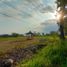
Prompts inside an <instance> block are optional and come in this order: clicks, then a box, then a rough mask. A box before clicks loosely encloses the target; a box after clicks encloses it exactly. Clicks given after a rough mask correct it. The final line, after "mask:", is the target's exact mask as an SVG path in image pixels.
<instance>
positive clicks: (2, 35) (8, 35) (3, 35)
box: [0, 33, 24, 37]
mask: <svg viewBox="0 0 67 67" xmlns="http://www.w3.org/2000/svg"><path fill="white" fill-rule="evenodd" d="M19 36H24V35H23V34H19V33H12V34H1V35H0V37H19Z"/></svg>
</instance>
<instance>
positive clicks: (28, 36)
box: [26, 31, 33, 40]
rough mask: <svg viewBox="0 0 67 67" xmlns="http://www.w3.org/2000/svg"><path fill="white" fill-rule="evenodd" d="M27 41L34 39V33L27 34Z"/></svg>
mask: <svg viewBox="0 0 67 67" xmlns="http://www.w3.org/2000/svg"><path fill="white" fill-rule="evenodd" d="M26 36H27V39H28V40H31V39H33V33H32V32H31V31H29V32H28V33H26Z"/></svg>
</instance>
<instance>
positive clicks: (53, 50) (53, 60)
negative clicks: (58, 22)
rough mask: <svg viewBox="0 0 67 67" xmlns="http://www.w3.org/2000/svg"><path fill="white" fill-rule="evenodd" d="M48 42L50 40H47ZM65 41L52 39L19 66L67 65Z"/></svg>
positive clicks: (50, 66)
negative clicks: (52, 40) (51, 41)
mask: <svg viewBox="0 0 67 67" xmlns="http://www.w3.org/2000/svg"><path fill="white" fill-rule="evenodd" d="M49 42H50V41H49ZM66 44H67V41H62V40H61V41H60V40H54V42H53V43H51V44H50V43H49V45H48V46H47V47H45V48H44V49H42V50H41V51H40V52H39V53H38V54H37V55H36V56H35V57H34V58H32V59H31V60H29V61H28V62H25V63H23V64H20V66H19V67H67V45H66Z"/></svg>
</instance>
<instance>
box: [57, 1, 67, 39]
mask: <svg viewBox="0 0 67 67" xmlns="http://www.w3.org/2000/svg"><path fill="white" fill-rule="evenodd" d="M56 3H57V9H59V8H60V10H58V13H60V14H61V17H60V19H59V27H60V36H61V38H62V39H65V37H64V15H65V14H66V13H67V11H66V9H65V7H66V6H67V0H57V1H56Z"/></svg>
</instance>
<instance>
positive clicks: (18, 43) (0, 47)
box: [0, 37, 39, 54]
mask: <svg viewBox="0 0 67 67" xmlns="http://www.w3.org/2000/svg"><path fill="white" fill-rule="evenodd" d="M38 42H39V41H38V38H34V39H33V40H27V38H26V37H8V38H4V37H0V54H2V53H6V52H9V51H12V50H13V49H15V48H25V47H28V46H31V45H36V44H37V43H38Z"/></svg>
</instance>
